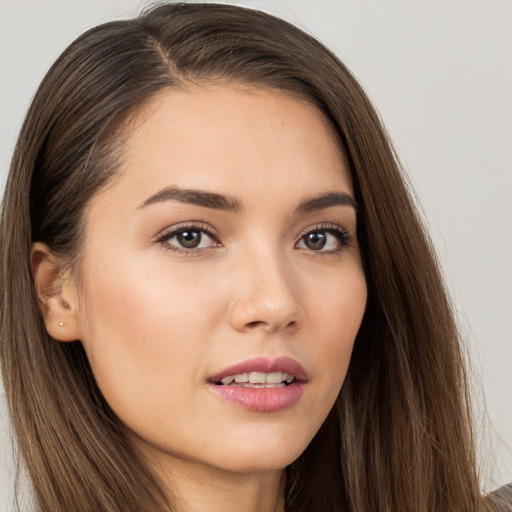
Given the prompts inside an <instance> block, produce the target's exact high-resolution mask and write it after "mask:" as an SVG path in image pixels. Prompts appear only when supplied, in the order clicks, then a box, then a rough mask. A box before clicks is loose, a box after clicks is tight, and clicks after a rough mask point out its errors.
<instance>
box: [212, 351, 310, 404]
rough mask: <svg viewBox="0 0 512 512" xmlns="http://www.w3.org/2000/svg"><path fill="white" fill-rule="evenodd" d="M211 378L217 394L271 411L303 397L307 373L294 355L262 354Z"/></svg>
mask: <svg viewBox="0 0 512 512" xmlns="http://www.w3.org/2000/svg"><path fill="white" fill-rule="evenodd" d="M208 382H209V387H210V389H211V390H212V391H213V392H214V393H215V394H216V395H217V396H219V397H221V398H222V399H224V400H226V401H228V402H230V403H231V404H233V405H235V406H238V407H241V408H243V409H248V410H251V411H258V412H267V413H268V412H277V411H280V410H282V409H286V408H288V407H290V406H292V405H293V404H295V403H296V402H297V401H298V400H299V398H300V397H301V395H302V393H303V391H304V387H305V385H306V382H307V373H306V370H305V369H304V367H303V366H302V365H301V364H299V363H298V362H297V361H295V360H294V359H292V358H290V357H286V356H283V357H278V358H275V359H267V358H264V357H259V358H254V359H249V360H247V361H244V362H243V363H239V364H236V365H233V366H230V367H228V368H225V369H224V370H222V371H221V372H219V373H217V374H215V375H212V376H211V377H210V378H209V379H208Z"/></svg>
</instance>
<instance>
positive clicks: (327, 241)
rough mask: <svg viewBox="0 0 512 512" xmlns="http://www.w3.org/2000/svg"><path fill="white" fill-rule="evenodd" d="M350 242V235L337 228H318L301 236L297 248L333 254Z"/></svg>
mask: <svg viewBox="0 0 512 512" xmlns="http://www.w3.org/2000/svg"><path fill="white" fill-rule="evenodd" d="M350 241H351V239H350V235H349V234H348V233H347V232H346V231H345V230H344V229H342V228H341V227H339V226H329V227H319V228H315V229H313V230H310V231H308V232H307V233H305V234H303V235H302V236H301V237H300V239H299V241H298V242H297V248H299V249H307V250H310V251H315V252H328V253H329V252H331V253H334V252H338V251H340V250H342V249H343V248H344V247H346V246H348V245H349V244H350Z"/></svg>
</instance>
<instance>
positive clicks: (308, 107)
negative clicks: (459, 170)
mask: <svg viewBox="0 0 512 512" xmlns="http://www.w3.org/2000/svg"><path fill="white" fill-rule="evenodd" d="M1 236H2V274H1V275H2V277H1V279H2V283H1V285H2V286H1V287H2V290H3V295H2V302H1V315H2V342H3V343H2V364H3V376H4V382H5V387H6V392H7V396H8V400H9V407H10V411H11V416H12V422H13V425H14V429H15V432H16V433H17V439H18V443H19V446H20V452H21V454H22V457H23V460H24V462H25V464H26V466H27V469H28V472H29V475H30V477H31V481H32V483H33V487H34V491H35V496H36V500H37V504H38V507H39V510H41V511H52V512H54V511H69V510H73V511H84V512H85V511H92V510H94V511H97V510H105V511H107V510H108V511H123V512H127V511H140V510H154V511H157V510H158V511H161V510H175V511H178V512H182V511H189V510H194V511H201V510H208V511H215V510H229V509H234V510H244V511H269V512H273V511H283V510H286V512H292V511H298V510H304V511H308V512H311V511H315V510H318V511H326V510H333V511H338V510H353V511H362V510H365V511H373V510H394V511H395V510H403V511H409V510H415V511H431V510H440V511H441V510H443V511H444V510H453V511H457V510H460V511H484V510H488V506H487V505H486V504H485V503H484V501H483V499H482V497H481V495H480V492H479V486H478V478H477V475H476V471H475V461H474V452H473V440H472V433H471V426H470V425H471V422H470V417H469V409H468V403H467V390H466V377H465V372H464V366H463V361H462V357H461V353H460V347H459V342H458V335H457V331H456V328H455V325H454V321H453V317H452V313H451V310H450V305H449V303H448V301H447V298H446V293H445V290H444V287H443V284H442V280H441V277H440V274H439V271H438V268H437V264H436V260H435V257H434V255H433V253H432V250H431V247H430V244H429V241H428V238H427V236H426V235H425V233H424V231H423V228H422V226H421V224H420V222H419V221H418V217H417V215H416V213H415V211H414V208H413V205H412V202H411V200H410V198H409V195H408V192H407V189H406V187H405V185H404V182H403V179H402V176H401V173H400V169H399V166H398V164H397V159H396V157H395V155H394V153H393V150H392V148H391V147H390V145H389V142H388V140H387V137H386V134H385V132H384V130H383V128H382V127H381V125H380V122H379V120H378V117H377V115H376V114H375V112H374V110H373V108H372V107H371V105H370V103H369V101H368V99H367V97H366V96H365V94H364V93H363V91H362V90H361V88H360V86H359V85H358V84H357V82H356V81H355V80H354V78H353V77H352V76H351V75H350V73H349V72H348V71H347V69H346V68H345V67H344V66H343V65H342V64H341V63H340V62H339V61H338V60H337V59H336V58H335V57H334V56H333V55H332V54H331V53H330V52H329V51H328V50H327V49H325V48H324V47H323V46H322V45H320V44H319V43H318V42H317V41H315V40H314V39H313V38H311V37H310V36H308V35H306V34H304V33H302V32H301V31H299V30H298V29H296V28H294V27H293V26H290V25H289V24H287V23H286V22H284V21H282V20H279V19H276V18H273V17H271V16H269V15H266V14H262V13H260V12H256V11H250V10H244V9H241V8H237V7H232V6H219V5H201V4H190V5H180V4H175V5H167V6H161V7H156V8H154V9H153V10H150V11H148V12H147V13H145V14H144V15H142V16H141V17H140V18H138V19H136V20H129V21H120V22H113V23H109V24H106V25H103V26H100V27H97V28H95V29H92V30H91V31H89V32H87V33H86V34H84V35H83V36H81V37H80V38H78V39H77V40H76V41H75V42H74V43H73V44H72V45H71V46H70V47H69V48H68V49H67V50H66V51H65V52H64V53H63V54H62V56H61V57H60V58H59V59H58V60H57V62H56V63H55V65H54V66H53V67H52V69H51V70H50V71H49V73H48V74H47V76H46V77H45V79H44V80H43V82H42V84H41V86H40V88H39V91H38V93H37V94H36V97H35V98H34V102H33V104H32V106H31V108H30V111H29V113H28V116H27V119H26V122H25V124H24V127H23V129H22V132H21V134H20V138H19V141H18V145H17V147H16V150H15V155H14V158H13V163H12V168H11V174H10V177H9V180H8V184H7V189H6V194H5V199H4V206H3V213H2V235H1ZM349 363H350V364H349Z"/></svg>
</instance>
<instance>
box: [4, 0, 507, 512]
mask: <svg viewBox="0 0 512 512" xmlns="http://www.w3.org/2000/svg"><path fill="white" fill-rule="evenodd" d="M148 3H149V2H147V1H136V0H60V1H59V0H44V1H41V0H0V186H1V187H3V183H4V181H5V177H6V175H7V168H8V163H9V159H10V155H11V153H12V150H13V147H14V142H15V138H16V135H17V132H18V130H19V128H20V125H21V122H22V119H23V117H24V114H25V112H26V110H27V107H28V105H29V102H30V99H31V97H32V95H33V94H34V92H35V89H36V87H37V85H38V83H39V82H40V80H41V78H42V76H43V74H44V72H45V71H46V70H47V68H48V67H49V65H50V64H51V62H52V61H53V60H54V59H55V58H56V57H57V56H58V55H59V54H60V52H61V51H62V50H63V49H64V48H65V47H66V46H67V44H68V43H69V42H71V40H72V39H74V38H75V37H76V36H78V35H79V34H80V33H82V32H83V31H84V30H85V29H87V28H89V27H91V26H93V25H96V24H99V23H101V22H104V21H108V20H111V19H116V18H120V17H129V16H133V15H135V14H136V13H137V12H138V11H139V10H140V8H141V7H143V6H145V5H147V4H148ZM234 3H243V4H245V5H250V6H254V7H259V8H262V9H264V10H267V11H270V12H273V13H275V14H278V15H281V16H282V17H285V18H287V19H289V20H291V21H292V22H295V23H297V24H298V25H301V26H302V27H305V28H306V29H307V30H309V31H310V32H312V33H313V34H315V35H316V36H317V37H319V38H320V39H321V40H322V41H323V42H325V43H326V44H327V45H328V46H329V47H331V48H332V49H334V50H335V51H336V52H337V54H338V55H339V56H340V57H341V58H342V59H343V60H344V61H345V63H346V64H348V65H349V67H350V68H351V69H352V70H353V71H354V72H355V74H356V76H358V77H359V79H360V80H361V81H362V83H363V84H364V86H365V88H366V90H367V91H368V92H369V94H370V96H371V98H372V99H373V100H374V103H375V104H376V106H377V108H378V109H379V111H380V113H381V115H382V117H383V119H384V122H385V123H386V125H387V127H388V129H389V131H390V133H391V136H392V138H393V140H394V141H395V144H396V146H397V148H398V151H399V154H400V155H401V158H402V160H403V162H404V164H405V166H406V168H407V169H408V172H409V174H410V178H411V182H412V184H413V186H414V188H415V190H416V192H417V195H418V197H419V201H420V203H421V205H422V206H423V210H424V212H425V216H426V219H427V222H428V224H429V226H430V228H431V232H432V236H433V238H434V241H435V243H436V246H437V247H438V250H439V254H440V258H441V261H442V263H443V266H444V269H445V273H446V278H447V282H448V284H449V286H450V289H451V291H452V294H453V297H454V300H455V304H456V306H457V310H458V312H459V319H460V323H461V326H462V329H463V332H464V333H465V336H466V339H467V340H468V346H469V350H470V352H471V357H472V362H473V370H472V375H473V381H474V402H475V404H476V406H477V407H476V408H477V411H478V421H477V427H478V433H479V450H480V460H481V461H482V468H483V480H482V482H483V486H484V488H486V489H490V488H492V487H493V486H494V485H498V484H501V483H504V482H506V481H510V480H512V451H511V446H512V400H511V395H512V377H511V373H512V372H511V369H512V343H511V339H512V320H511V319H512V200H511V196H512V2H510V0H492V1H490V0H429V1H427V0H423V1H417V0H380V1H377V0H374V1H368V0H320V1H318V0H317V1H313V0H259V1H257V0H254V1H251V0H248V1H245V2H234ZM0 190H1V188H0ZM485 409H487V412H486V411H485ZM5 416H6V413H5V410H4V409H1V410H0V511H3V510H10V509H11V506H10V503H11V501H10V500H11V497H12V478H11V467H12V465H11V460H10V451H11V449H10V441H9V436H8V430H7V419H6V417H5Z"/></svg>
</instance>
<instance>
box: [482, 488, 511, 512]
mask: <svg viewBox="0 0 512 512" xmlns="http://www.w3.org/2000/svg"><path fill="white" fill-rule="evenodd" d="M487 500H488V502H489V504H490V505H491V507H492V510H493V512H512V482H511V483H509V484H507V485H504V486H503V487H500V488H499V489H496V490H495V491H493V492H491V493H490V494H488V495H487Z"/></svg>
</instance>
